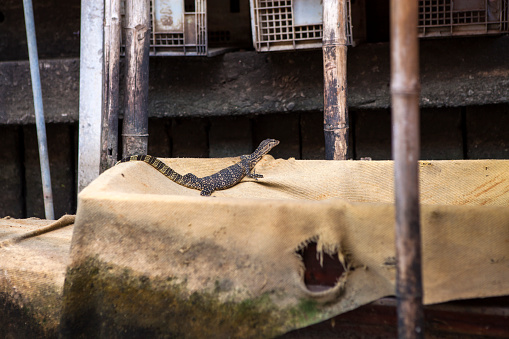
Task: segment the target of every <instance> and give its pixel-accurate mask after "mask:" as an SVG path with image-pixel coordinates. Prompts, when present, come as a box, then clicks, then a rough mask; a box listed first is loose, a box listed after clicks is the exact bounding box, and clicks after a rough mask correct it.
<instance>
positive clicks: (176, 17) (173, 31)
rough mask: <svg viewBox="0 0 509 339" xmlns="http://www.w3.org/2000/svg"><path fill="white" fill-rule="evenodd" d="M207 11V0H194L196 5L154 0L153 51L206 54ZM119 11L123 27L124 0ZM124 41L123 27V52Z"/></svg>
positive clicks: (159, 53)
mask: <svg viewBox="0 0 509 339" xmlns="http://www.w3.org/2000/svg"><path fill="white" fill-rule="evenodd" d="M189 10H192V11H189ZM206 12H207V8H206V1H205V0H194V6H190V5H189V2H186V3H185V2H184V0H172V1H160V0H151V1H150V28H151V34H150V55H161V56H171V55H198V56H204V55H207V20H206ZM120 13H121V20H122V26H123V27H124V22H125V1H121V12H120ZM124 41H125V33H124V31H123V30H122V43H121V53H122V54H124V52H125V43H124Z"/></svg>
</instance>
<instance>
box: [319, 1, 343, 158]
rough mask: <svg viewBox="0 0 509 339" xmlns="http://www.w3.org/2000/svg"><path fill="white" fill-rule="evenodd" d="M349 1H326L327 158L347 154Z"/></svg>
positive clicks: (324, 47) (324, 25) (325, 94)
mask: <svg viewBox="0 0 509 339" xmlns="http://www.w3.org/2000/svg"><path fill="white" fill-rule="evenodd" d="M346 27H347V2H346V0H324V1H323V47H322V48H323V74H324V76H323V81H324V100H323V101H324V103H323V106H324V107H323V115H324V134H325V159H327V160H346V158H347V153H348V107H347V105H346V97H347V80H346V57H347V53H346V52H347V46H346V44H347V39H346Z"/></svg>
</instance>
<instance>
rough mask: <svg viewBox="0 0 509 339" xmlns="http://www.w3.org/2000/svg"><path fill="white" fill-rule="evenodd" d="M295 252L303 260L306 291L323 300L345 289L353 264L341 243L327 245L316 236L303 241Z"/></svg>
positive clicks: (302, 273) (333, 296)
mask: <svg viewBox="0 0 509 339" xmlns="http://www.w3.org/2000/svg"><path fill="white" fill-rule="evenodd" d="M295 253H296V254H297V255H298V256H299V257H300V259H301V261H302V269H301V277H302V279H303V283H304V286H305V289H306V291H307V292H308V294H309V295H310V296H313V297H315V298H318V299H322V301H324V302H325V301H330V300H331V299H333V298H335V297H337V296H338V295H340V294H341V293H342V291H343V288H344V285H345V283H346V280H347V277H348V274H349V272H351V271H354V270H355V268H354V267H353V266H352V265H351V260H350V259H349V255H347V254H346V253H344V252H343V251H342V250H341V249H340V246H339V245H330V244H328V245H326V244H324V242H322V241H320V240H319V237H318V236H314V237H312V238H310V239H308V240H306V241H304V242H303V243H301V244H300V245H299V246H298V247H297V249H296V251H295Z"/></svg>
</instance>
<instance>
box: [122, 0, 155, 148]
mask: <svg viewBox="0 0 509 339" xmlns="http://www.w3.org/2000/svg"><path fill="white" fill-rule="evenodd" d="M125 7H126V25H125V33H126V34H125V35H126V48H125V62H126V72H125V74H126V92H125V93H126V95H125V113H124V121H123V125H122V152H123V156H124V157H127V156H131V155H136V154H147V145H148V71H149V70H148V66H149V51H150V5H149V0H127V1H126V4H125Z"/></svg>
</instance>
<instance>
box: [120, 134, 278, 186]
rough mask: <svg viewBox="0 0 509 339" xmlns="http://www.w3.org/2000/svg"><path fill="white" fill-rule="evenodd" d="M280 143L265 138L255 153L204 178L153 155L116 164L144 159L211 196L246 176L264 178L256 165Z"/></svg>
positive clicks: (137, 157) (176, 179)
mask: <svg viewBox="0 0 509 339" xmlns="http://www.w3.org/2000/svg"><path fill="white" fill-rule="evenodd" d="M278 144H279V140H275V139H265V140H263V141H262V142H261V143H260V146H258V148H257V149H256V150H255V151H254V152H253V153H251V154H249V155H241V156H240V161H239V162H238V163H236V164H233V165H231V166H229V167H226V168H224V169H222V170H220V171H219V172H217V173H214V174H212V175H209V176H207V177H203V178H198V177H197V176H196V175H194V174H192V173H187V174H186V175H180V174H179V173H177V172H175V171H174V170H173V169H171V168H170V167H169V166H167V165H165V164H164V163H163V162H162V161H160V160H159V159H157V158H156V157H153V156H151V155H133V156H130V157H127V158H124V159H122V160H120V161H118V162H117V163H116V164H115V165H118V164H119V163H122V162H128V161H144V162H146V163H147V164H149V165H150V166H152V167H154V168H155V169H156V170H158V171H159V172H161V173H162V174H164V175H165V176H166V177H167V178H169V179H170V180H172V181H174V182H176V183H177V184H179V185H182V186H185V187H188V188H193V189H196V190H200V191H201V193H200V195H202V196H210V195H211V194H212V193H213V192H214V191H217V190H224V189H227V188H230V187H232V186H235V185H236V184H238V183H239V182H240V181H241V180H242V179H243V178H244V177H245V176H248V177H249V178H253V179H255V180H258V179H259V178H263V175H261V174H256V173H255V171H254V167H255V165H256V164H257V163H258V161H260V159H261V158H262V157H263V156H264V155H265V154H267V153H269V152H270V150H271V149H272V148H274V147H276V146H277V145H278Z"/></svg>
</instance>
